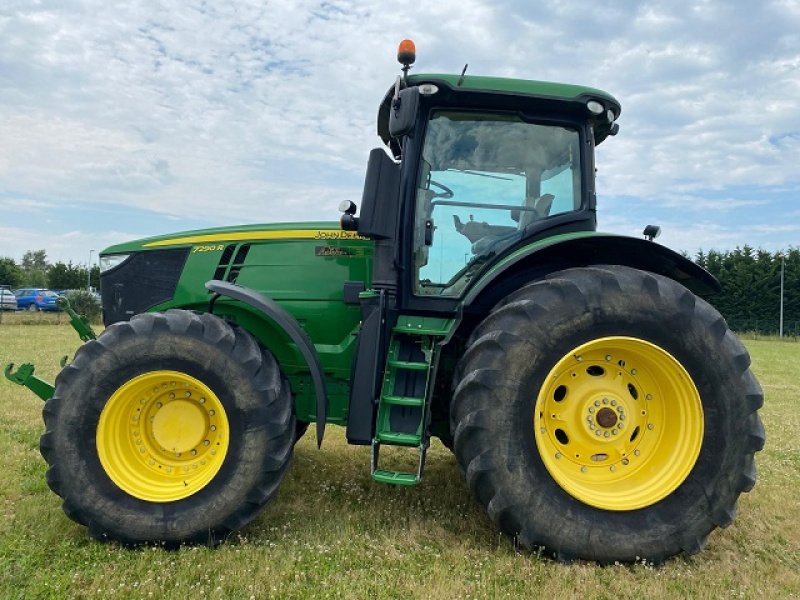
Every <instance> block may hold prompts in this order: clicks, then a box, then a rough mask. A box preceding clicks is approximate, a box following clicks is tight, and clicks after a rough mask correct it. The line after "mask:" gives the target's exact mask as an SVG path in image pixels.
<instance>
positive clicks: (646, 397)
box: [644, 394, 653, 400]
mask: <svg viewBox="0 0 800 600" xmlns="http://www.w3.org/2000/svg"><path fill="white" fill-rule="evenodd" d="M644 399H645V400H652V399H653V394H647V396H645V397H644Z"/></svg>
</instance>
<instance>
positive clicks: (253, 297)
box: [6, 43, 764, 562]
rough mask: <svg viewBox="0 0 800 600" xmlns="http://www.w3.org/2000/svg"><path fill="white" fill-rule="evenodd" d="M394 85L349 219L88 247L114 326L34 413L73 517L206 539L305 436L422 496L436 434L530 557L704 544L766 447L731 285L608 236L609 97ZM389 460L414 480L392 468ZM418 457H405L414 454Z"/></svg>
mask: <svg viewBox="0 0 800 600" xmlns="http://www.w3.org/2000/svg"><path fill="white" fill-rule="evenodd" d="M399 58H400V61H401V63H403V65H404V68H403V75H402V76H400V77H398V78H397V81H396V82H395V83H394V84H393V85H391V86H390V88H389V90H388V92H387V93H386V95H385V97H384V98H383V101H382V103H381V104H380V109H379V111H378V121H377V128H378V135H379V136H380V139H381V140H382V142H383V147H382V148H377V149H375V150H373V151H372V152H371V153H370V156H369V161H368V165H367V171H366V178H365V184H364V192H363V196H362V198H361V203H360V206H359V207H357V206H356V205H355V204H354V203H352V202H349V201H345V202H343V203H342V205H341V206H340V209H341V211H342V213H343V214H342V217H341V220H340V222H338V223H336V222H314V223H288V224H287V223H284V224H273V225H247V226H241V227H225V228H218V229H207V230H200V231H189V232H185V233H177V234H173V235H164V236H159V237H152V238H147V239H143V240H138V241H134V242H129V243H124V244H119V245H116V246H112V247H110V248H108V249H106V250H105V251H103V252H102V254H101V258H100V261H101V270H102V274H101V288H102V302H103V315H104V320H105V325H106V328H105V330H104V331H103V332H102V334H100V335H99V336H97V338H96V339H92V338H93V337H94V336H93V334H92V332H91V331H90V330H89V328H88V327H86V325H85V323H84V322H83V321H82V320H81V319H79V318H78V317H77V316H74V322H75V326H76V328H77V329H78V330H79V331H80V332H81V333H82V335H83V336H84V338H85V339H87V340H88V341H87V343H85V344H84V345H82V347H81V348H80V349H79V350H78V351H77V353H76V354H75V357H74V360H73V361H72V362H71V363H70V364H68V365H66V366H65V367H64V369H63V370H62V371H61V372H60V374H59V375H58V377H57V378H56V382H55V386H50V385H49V384H47V383H46V382H43V381H41V380H39V379H38V378H37V377H36V376H35V375H33V372H32V370H33V368H32V367H31V366H30V365H25V366H24V367H23V369H22V370H21V371H17V372H13V371H12V370H11V368H10V367H9V368H7V370H6V374H7V376H8V377H10V378H12V379H14V380H15V381H17V382H18V383H22V384H25V385H28V386H29V387H31V388H32V389H33V390H34V391H35V392H37V393H38V394H39V395H40V396H41V397H42V398H43V399H45V400H46V404H45V406H44V421H45V424H46V432H45V433H44V435H43V436H42V438H41V451H42V454H43V455H44V458H45V459H46V460H47V463H48V464H49V470H48V472H47V482H48V484H49V486H50V487H51V488H52V490H53V491H54V492H55V493H56V494H58V495H59V496H61V497H62V498H63V501H64V502H63V507H64V512H65V513H66V514H67V516H69V517H70V518H71V519H73V520H74V521H76V522H78V523H80V524H82V525H85V526H86V527H88V530H89V533H90V534H91V535H92V536H94V537H96V538H98V539H111V540H118V541H120V542H122V543H124V544H133V545H135V544H142V543H165V544H167V545H179V544H182V543H212V544H213V543H215V542H218V541H220V540H224V538H225V537H226V536H228V535H229V534H230V533H231V532H233V531H236V530H238V529H240V528H241V527H243V526H244V525H246V524H247V523H248V522H249V521H251V520H252V519H253V518H254V517H255V516H256V515H258V514H259V512H260V511H261V510H262V508H263V507H264V506H265V505H266V504H267V503H268V502H269V501H270V499H271V498H272V497H273V496H274V495H275V493H276V491H277V489H278V486H279V485H280V483H281V480H282V479H283V477H284V475H285V474H286V472H287V469H288V468H289V464H290V462H291V458H292V452H293V447H294V443H295V441H296V439H297V438H298V437H299V436H300V435H302V434H303V432H304V431H305V429H306V428H307V426H308V424H309V423H315V424H316V428H315V429H316V439H317V443H318V444H321V443H322V440H323V436H324V433H325V428H326V425H327V424H334V425H339V426H341V427H344V428H345V430H346V437H347V440H348V442H349V443H351V444H361V445H367V446H370V447H371V464H370V465H369V466H368V467H367V465H365V467H367V468H369V469H371V473H372V477H373V479H374V480H375V481H377V482H380V483H383V484H390V485H416V484H419V483H420V482H421V481H422V479H423V473H424V467H425V457H426V451H427V449H428V447H429V444H430V440H431V437H432V436H436V437H438V438H440V439H441V441H442V442H443V443H444V445H445V446H447V447H448V448H450V449H451V450H452V451H453V452H454V454H455V456H456V459H457V461H458V465H459V466H460V470H461V473H462V475H463V476H464V477H465V478H466V480H467V482H468V485H469V487H470V489H471V490H472V492H473V494H474V496H475V498H476V500H477V501H478V502H479V503H480V504H482V505H483V506H484V507H485V508H486V510H487V512H488V514H489V516H490V517H491V519H492V520H493V521H494V522H495V523H496V525H497V527H498V528H499V529H501V530H502V531H504V532H506V533H507V534H509V535H510V536H515V538H516V539H517V540H518V543H519V544H521V545H522V546H524V547H527V548H530V549H536V550H542V551H543V552H544V553H546V554H549V555H553V556H555V557H557V558H559V559H562V560H569V559H573V558H583V559H589V560H595V561H599V562H608V561H615V560H621V561H632V560H636V559H637V558H645V559H650V560H654V561H662V560H663V559H665V558H666V557H669V556H671V555H674V554H677V553H681V552H685V553H694V552H697V551H699V550H700V549H701V548H702V547H703V545H704V543H705V540H706V537H707V536H708V534H709V533H710V532H711V531H712V530H713V529H714V528H716V527H718V526H720V527H725V526H727V525H728V524H730V523H731V521H732V520H733V518H734V513H735V511H736V502H737V498H738V497H739V495H740V493H741V492H745V491H749V490H750V489H751V488H752V487H753V485H754V484H755V480H756V475H755V467H754V462H753V455H754V453H755V452H756V451H758V450H760V449H761V448H762V446H763V444H764V431H763V427H762V425H761V421H760V420H759V417H758V415H757V411H758V409H759V407H760V406H761V404H762V401H763V396H762V392H761V388H760V387H759V385H758V383H757V382H756V379H755V378H754V377H753V375H752V373H751V372H750V370H749V365H750V359H749V356H748V353H747V351H746V350H745V348H744V347H743V346H742V345H741V344H740V343H739V341H738V340H737V339H736V337H735V336H734V335H733V334H732V333H731V331H730V330H729V329H728V326H727V324H726V323H725V320H724V319H723V318H722V317H721V316H720V315H719V313H718V312H717V311H716V310H714V308H712V306H711V305H710V304H708V303H707V302H706V301H704V300H703V299H702V297H705V296H708V295H710V294H713V293H714V292H716V291H717V290H718V289H719V285H718V283H717V281H716V280H715V279H714V278H713V277H712V276H711V275H710V274H709V273H707V272H706V271H704V270H703V269H701V268H700V267H698V266H697V265H695V264H693V263H692V262H691V261H689V260H687V259H686V258H684V257H683V256H681V255H679V254H677V253H675V252H673V251H671V250H669V249H667V248H665V247H663V246H661V245H658V244H657V243H655V242H653V241H652V238H653V235H654V234H655V233H656V231H655V228H653V227H650V228H648V232H647V235H646V236H645V237H644V238H641V239H640V238H631V237H625V236H620V235H612V234H605V233H598V232H597V231H596V192H595V177H594V173H595V165H594V149H595V146H596V145H597V144H600V143H601V142H603V141H604V140H605V139H606V138H607V137H609V136H613V135H614V134H616V133H617V131H618V125H617V123H616V121H617V119H618V117H619V115H620V104H619V102H617V100H615V99H614V98H613V97H612V96H611V95H609V94H607V93H605V92H602V91H600V90H597V89H592V88H589V87H582V86H576V85H565V84H559V83H546V82H541V81H526V80H517V79H501V78H494V77H479V76H473V75H466V74H464V73H462V74H461V75H460V76H459V75H421V74H418V75H410V74H409V72H408V71H409V68H410V66H411V64H412V63H413V62H414V51H413V46H412V45H411V44H410V43H404V44H403V45H402V46H401V52H400V54H399ZM385 446H400V447H402V448H405V449H407V451H408V452H409V453H410V454H411V459H412V460H413V461H415V464H416V467H415V468H413V469H408V470H407V471H398V470H396V469H392V468H389V466H387V462H386V460H385V459H386V456H385V455H384V456H383V460H382V457H381V450H382V449H383V448H384V447H385ZM406 464H408V463H406Z"/></svg>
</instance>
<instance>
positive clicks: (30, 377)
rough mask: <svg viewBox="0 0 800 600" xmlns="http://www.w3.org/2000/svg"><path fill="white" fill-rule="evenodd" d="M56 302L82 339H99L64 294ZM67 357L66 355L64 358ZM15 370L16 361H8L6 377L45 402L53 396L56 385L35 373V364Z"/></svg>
mask: <svg viewBox="0 0 800 600" xmlns="http://www.w3.org/2000/svg"><path fill="white" fill-rule="evenodd" d="M56 304H57V305H58V306H59V308H61V309H62V310H63V311H64V312H65V313H67V315H69V324H70V325H72V328H73V329H74V330H75V331H76V332H77V333H78V335H79V336H80V338H81V340H83V341H84V342H88V341H89V340H94V339H97V336H96V335H95V333H94V331H92V326H91V325H89V320H88V319H87V318H86V317H84V316H83V315H79V314H78V313H76V312H75V311H74V310H72V307H71V306H70V305H69V300H67V299H66V298H65V297H64V296H59V297H58V298H57V299H56ZM66 358H67V357H66V356H65V357H64V359H66ZM65 364H66V360H62V361H61V366H62V367H64V365H65ZM13 370H14V363H8V364H7V365H6V368H5V370H4V372H5V375H6V379H8V380H9V381H11V382H12V383H16V384H17V385H22V386H25V387H26V388H28V389H29V390H30V391H32V392H33V393H34V394H36V395H37V396H39V398H41V399H42V400H44V401H45V402H47V401H48V400H49V399H50V398H52V397H53V393H54V392H55V387H54V386H53V385H52V384H50V383H47V382H46V381H44V380H43V379H39V378H38V377H37V376H36V375H34V374H33V371H34V366H33V365H32V364H30V363H25V364H23V365H20V367H19V369H17V372H16V373H13V372H12V371H13Z"/></svg>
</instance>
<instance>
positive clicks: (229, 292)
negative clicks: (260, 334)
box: [206, 279, 328, 447]
mask: <svg viewBox="0 0 800 600" xmlns="http://www.w3.org/2000/svg"><path fill="white" fill-rule="evenodd" d="M206 288H207V289H209V290H211V291H212V292H214V293H215V294H218V295H219V296H227V297H228V298H233V299H234V300H238V301H239V302H243V303H244V304H247V305H249V306H252V307H253V308H255V309H256V310H258V311H259V312H261V313H263V314H264V315H266V316H267V317H268V318H269V319H271V320H272V321H273V322H274V323H275V324H276V325H277V326H278V327H280V328H281V329H283V331H285V332H286V335H288V336H289V338H290V339H291V340H292V341H293V342H294V343H295V344H296V345H297V349H298V350H300V353H301V354H302V355H303V358H304V359H305V361H306V364H307V365H308V370H309V371H310V372H311V380H312V381H313V383H314V392H315V394H316V397H317V420H316V425H317V447H320V446H322V437H323V435H324V434H325V421H326V420H327V418H328V393H327V390H326V388H325V376H324V374H323V372H322V365H321V363H320V360H319V356H317V351H316V349H315V348H314V344H313V343H312V342H311V339H310V338H309V337H308V335H307V334H306V332H305V331H303V328H302V327H300V324H299V323H298V322H297V319H295V318H294V317H293V316H292V315H291V314H290V313H289V312H287V311H286V310H285V309H284V308H283V307H282V306H281V305H280V304H278V303H277V302H275V301H274V300H272V299H270V298H267V297H266V296H264V295H262V294H259V293H258V292H256V291H255V290H251V289H249V288H246V287H242V286H239V285H235V284H233V283H229V282H227V281H219V280H216V279H212V280H211V281H207V282H206ZM212 302H213V301H212Z"/></svg>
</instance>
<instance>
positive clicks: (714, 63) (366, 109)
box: [0, 0, 800, 259]
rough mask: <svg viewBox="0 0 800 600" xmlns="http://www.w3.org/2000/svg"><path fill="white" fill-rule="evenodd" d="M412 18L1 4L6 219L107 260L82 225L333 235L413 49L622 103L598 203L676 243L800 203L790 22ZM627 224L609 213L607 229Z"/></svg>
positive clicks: (769, 221)
mask: <svg viewBox="0 0 800 600" xmlns="http://www.w3.org/2000/svg"><path fill="white" fill-rule="evenodd" d="M406 8H407V10H403V9H402V8H398V7H397V6H394V5H391V6H388V5H387V6H386V7H379V5H376V4H374V3H368V2H365V1H358V0H347V1H312V0H298V1H289V0H281V1H274V2H270V3H268V4H267V3H264V2H261V1H254V0H248V1H244V0H237V1H236V2H233V3H227V4H208V3H204V2H184V3H180V4H174V5H163V4H158V3H154V2H150V1H148V0H140V1H138V2H132V3H123V4H119V3H107V2H101V1H100V0H69V1H65V0H58V1H57V0H41V1H40V2H38V3H35V4H33V3H28V2H22V1H16V2H6V4H5V5H4V8H3V9H2V10H0V13H2V14H0V140H1V142H0V143H1V144H2V146H1V148H2V151H0V205H3V206H4V205H7V204H8V202H10V201H11V200H10V199H19V198H22V199H25V202H26V203H27V204H24V203H23V204H19V205H17V206H18V207H20V208H23V207H24V208H26V209H32V208H39V209H42V210H44V209H46V208H47V207H48V206H54V207H64V206H67V205H69V206H72V207H73V210H77V211H86V212H87V215H86V220H87V227H89V225H91V228H90V230H87V231H86V232H85V234H86V235H85V239H84V244H85V245H84V248H88V247H89V246H88V245H87V244H92V246H94V247H101V246H102V244H101V241H100V240H101V238H102V239H105V237H103V236H105V235H106V234H105V233H104V231H105V230H107V229H109V228H116V227H114V225H116V223H114V222H113V221H112V222H111V223H105V224H104V223H102V222H101V220H100V219H101V216H99V215H91V214H88V213H89V212H90V211H91V210H92V206H94V205H95V204H96V203H98V202H101V203H110V204H115V205H117V206H120V207H132V208H135V209H138V210H146V211H153V212H154V213H157V214H160V215H163V216H164V217H165V219H164V220H165V222H158V223H155V224H154V225H153V228H152V229H147V228H143V229H142V230H141V231H134V232H133V236H134V237H136V236H141V235H143V234H149V233H157V231H156V229H158V228H159V227H164V226H170V227H171V226H173V225H174V226H175V228H176V229H181V228H183V227H181V222H180V221H176V220H174V219H180V218H181V217H182V216H184V215H185V216H187V217H189V216H190V217H192V218H194V219H196V220H197V219H201V220H204V221H205V222H207V223H208V224H214V223H219V224H230V223H234V222H237V221H249V222H253V221H273V220H281V221H284V220H310V219H318V218H326V219H331V218H335V217H336V214H335V212H334V209H335V206H336V204H337V203H338V201H339V200H341V199H343V198H352V199H355V200H358V197H359V196H360V185H361V183H360V182H361V179H362V176H363V172H364V166H365V161H366V156H367V153H368V151H369V149H370V148H371V147H372V146H374V145H376V144H377V143H378V140H377V138H376V135H375V113H376V109H377V106H378V102H379V101H380V99H381V96H382V94H383V92H384V91H385V89H386V88H388V86H389V84H390V83H391V81H392V79H393V78H394V76H395V74H396V73H397V72H398V65H397V63H396V62H395V60H394V50H395V47H396V43H397V42H398V41H399V40H400V39H402V38H403V37H407V36H408V37H412V38H414V39H415V41H416V42H417V46H418V66H417V67H416V68H415V70H417V71H428V72H437V71H438V72H441V71H445V72H458V71H459V70H460V69H461V68H462V67H463V65H464V64H465V63H469V64H470V67H469V72H470V73H476V74H477V73H482V74H492V75H505V76H515V77H524V78H531V79H550V80H556V81H568V82H573V83H584V84H587V85H593V86H596V87H600V88H601V89H607V90H608V91H610V92H611V93H613V94H614V95H615V96H617V97H618V98H619V99H620V100H621V101H622V103H623V113H622V118H621V121H620V123H621V127H622V131H621V133H620V135H619V136H618V137H617V138H614V139H610V140H608V141H607V142H606V143H604V144H603V145H602V146H601V147H600V149H599V161H598V164H599V168H600V175H599V190H600V194H601V196H607V197H612V198H613V197H621V196H625V197H626V198H629V199H630V200H629V203H630V205H631V206H633V207H636V208H638V209H639V210H644V209H645V208H646V207H647V206H648V205H649V203H653V202H657V203H658V204H659V205H663V206H665V207H669V208H673V209H676V210H675V212H678V211H677V209H683V212H684V213H685V214H690V215H691V216H689V217H685V218H686V219H687V221H686V222H682V221H680V220H678V215H677V214H675V215H674V218H675V221H674V224H675V226H676V229H680V230H682V231H690V230H692V228H693V227H695V223H694V221H695V220H696V219H697V215H696V214H694V213H697V212H702V211H717V210H718V211H724V212H727V213H728V214H729V216H730V218H731V219H733V217H734V216H735V215H736V213H737V210H738V211H739V212H742V213H745V212H746V210H744V209H750V210H752V209H754V208H755V210H757V211H758V212H759V216H760V217H761V218H763V219H764V221H765V222H764V223H763V225H764V226H765V227H776V226H778V225H780V224H781V214H780V213H781V210H779V208H778V205H776V204H775V202H776V200H775V198H776V197H777V196H776V195H780V194H783V195H784V196H782V197H788V196H790V195H791V194H796V192H797V191H798V189H800V167H798V164H797V160H796V157H797V156H798V151H799V150H800V116H798V113H797V111H796V104H797V98H798V97H800V50H799V49H800V34H798V31H800V9H798V3H797V2H796V1H793V0H784V1H775V2H771V3H767V4H752V3H745V2H737V3H728V2H722V1H714V0H707V1H693V0H680V1H676V2H671V3H669V4H666V5H665V4H663V3H655V2H645V1H642V2H634V3H617V2H611V1H608V0H606V1H601V2H595V3H591V4H587V3H585V2H576V1H562V2H558V3H547V4H542V3H530V2H525V1H516V2H514V1H508V2H488V1H487V0H461V1H459V2H455V1H454V0H443V1H441V2H437V3H426V2H418V3H414V5H413V6H412V7H406ZM710 190H711V191H717V192H719V193H718V194H715V195H713V197H708V192H709V191H710ZM780 190H783V191H780ZM609 205H610V206H614V204H613V203H609ZM619 208H622V207H619ZM53 210H54V215H53V217H54V218H53V219H52V220H53V221H54V223H52V224H49V225H47V231H49V232H52V233H54V234H57V235H59V236H62V237H63V236H65V233H66V232H67V228H68V227H71V226H72V225H73V223H72V222H71V221H70V222H69V223H67V222H66V220H64V219H62V218H60V217H59V215H58V214H56V213H55V211H56V210H60V208H58V209H53ZM623 216H624V215H623ZM613 218H615V217H614V215H604V214H602V213H601V222H604V220H607V219H608V220H610V219H613ZM59 222H62V225H61V228H60V229H59ZM37 225H40V226H43V225H41V224H37ZM14 227H21V225H20V224H19V223H18V222H14ZM637 227H638V226H637ZM716 227H719V228H721V229H720V230H719V231H718V232H716V233H714V234H713V235H714V236H716V237H713V239H714V240H716V241H718V242H719V243H720V244H732V245H735V244H737V243H745V242H748V241H750V240H751V239H757V233H758V232H755V231H751V230H750V229H748V228H747V227H745V226H743V225H742V226H740V225H738V224H737V223H736V222H735V221H732V220H729V221H726V222H725V224H719V223H718V224H717V225H716ZM117 229H118V228H117ZM80 230H84V227H83V226H81V227H80ZM97 232H99V233H97ZM31 233H33V228H30V229H29V230H28V234H29V235H28V237H30V234H31ZM636 234H637V235H638V231H637V232H636ZM751 235H752V236H754V237H750V236H751ZM23 237H24V236H23ZM123 239H124V238H123V237H120V238H117V239H114V240H111V241H115V242H116V241H122V240H123ZM671 239H674V240H677V241H676V242H675V243H683V242H684V240H685V241H686V242H687V243H688V242H689V241H690V240H689V237H688V236H677V235H675V236H674V238H671ZM782 239H783V238H782ZM18 241H19V243H24V242H23V241H20V240H18ZM49 243H50V242H48V245H49ZM7 244H8V242H6V241H4V240H0V254H4V253H6V254H7V253H10V252H12V251H16V249H15V247H14V246H9V245H7ZM24 249H28V248H27V247H26V248H24ZM24 249H23V251H24ZM65 251H66V250H65ZM75 251H76V259H80V257H81V256H83V255H86V254H88V253H87V252H86V251H85V249H84V250H80V249H79V248H78V247H77V246H76V250H75Z"/></svg>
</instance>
